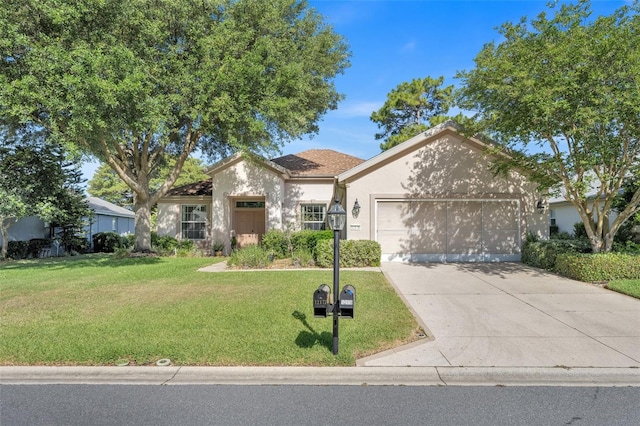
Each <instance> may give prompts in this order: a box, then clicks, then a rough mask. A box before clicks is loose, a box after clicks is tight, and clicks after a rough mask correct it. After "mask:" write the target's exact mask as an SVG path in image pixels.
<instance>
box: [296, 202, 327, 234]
mask: <svg viewBox="0 0 640 426" xmlns="http://www.w3.org/2000/svg"><path fill="white" fill-rule="evenodd" d="M300 209H301V211H300V217H301V218H302V220H301V222H302V229H311V230H314V231H319V230H322V229H326V218H327V206H326V205H324V204H302V205H301V206H300Z"/></svg>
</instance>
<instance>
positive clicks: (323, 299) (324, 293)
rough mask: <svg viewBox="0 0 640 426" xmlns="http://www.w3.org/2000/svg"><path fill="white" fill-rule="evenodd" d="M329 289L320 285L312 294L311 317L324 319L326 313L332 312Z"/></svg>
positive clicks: (324, 285)
mask: <svg viewBox="0 0 640 426" xmlns="http://www.w3.org/2000/svg"><path fill="white" fill-rule="evenodd" d="M330 294H331V287H329V286H328V285H326V284H322V285H321V286H320V287H318V289H317V290H316V291H314V292H313V316H314V317H316V318H326V317H327V312H331V311H332V310H333V306H332V305H331V299H330Z"/></svg>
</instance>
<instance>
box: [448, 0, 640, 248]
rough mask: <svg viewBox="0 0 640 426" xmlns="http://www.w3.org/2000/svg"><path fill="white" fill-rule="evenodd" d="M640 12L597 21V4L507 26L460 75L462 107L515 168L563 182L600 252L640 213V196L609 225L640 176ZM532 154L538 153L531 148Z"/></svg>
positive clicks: (634, 8)
mask: <svg viewBox="0 0 640 426" xmlns="http://www.w3.org/2000/svg"><path fill="white" fill-rule="evenodd" d="M639 10H640V5H639V4H638V3H637V2H635V3H634V4H633V5H628V6H624V7H622V8H620V9H619V10H617V11H616V12H615V13H614V14H612V15H611V16H601V17H597V18H593V17H591V16H590V7H589V3H588V2H586V1H581V2H578V3H576V4H572V5H563V6H561V7H560V8H559V9H557V10H556V11H555V14H554V16H552V17H548V16H547V14H546V13H542V14H540V15H539V16H538V17H537V18H535V19H533V20H531V21H527V20H526V19H522V20H521V21H520V22H519V23H516V24H513V23H506V24H504V25H502V26H501V27H500V31H499V32H500V35H501V36H502V37H503V40H502V41H501V42H499V43H495V42H492V43H489V44H486V45H485V46H484V47H483V49H482V51H481V52H480V53H479V54H478V55H477V56H476V58H475V63H476V68H475V69H473V70H471V71H465V72H460V73H458V77H459V78H461V79H462V81H463V87H462V89H461V91H460V98H459V99H458V102H459V105H460V106H461V107H463V108H465V109H467V110H471V111H475V112H476V116H475V118H476V119H478V120H479V123H480V127H479V128H478V129H475V130H481V131H483V132H484V133H485V134H487V135H489V136H491V137H492V138H493V139H494V140H496V141H497V142H499V143H500V145H501V146H502V147H504V148H509V154H510V158H511V164H507V166H523V167H527V168H533V169H534V170H535V173H534V177H537V178H538V179H539V181H540V183H541V184H542V185H546V186H552V185H553V184H559V186H560V187H561V188H563V192H564V195H565V196H566V198H567V199H568V200H569V201H570V202H571V203H572V204H573V205H574V206H575V207H576V209H577V211H578V213H579V214H580V217H581V218H582V220H583V222H584V224H585V228H586V232H587V235H588V237H589V240H590V242H591V247H592V249H593V251H594V252H600V251H609V250H610V249H611V248H612V244H613V237H614V236H615V234H616V232H617V230H618V229H619V228H620V226H621V225H622V224H623V223H624V222H625V221H627V220H628V219H629V218H630V217H632V216H633V215H634V214H636V213H637V212H638V209H639V205H640V189H637V190H636V191H635V193H634V194H633V196H632V197H630V199H629V203H628V204H627V205H626V207H625V208H624V209H623V210H621V211H620V212H619V215H618V216H617V217H616V219H615V220H614V221H613V223H612V225H611V227H609V226H608V222H609V214H610V211H611V209H612V207H613V203H614V200H615V198H616V196H617V195H618V192H619V190H620V189H621V187H622V185H623V182H624V181H625V178H628V177H636V178H637V177H638V176H639V175H640V164H639V163H640V16H639V15H638V12H639ZM532 148H533V149H532Z"/></svg>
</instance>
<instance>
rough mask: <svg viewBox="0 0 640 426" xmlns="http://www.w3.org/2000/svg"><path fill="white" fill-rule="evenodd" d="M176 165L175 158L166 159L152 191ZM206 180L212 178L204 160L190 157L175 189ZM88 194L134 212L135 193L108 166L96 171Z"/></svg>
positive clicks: (155, 178)
mask: <svg viewBox="0 0 640 426" xmlns="http://www.w3.org/2000/svg"><path fill="white" fill-rule="evenodd" d="M175 163H176V160H175V159H174V158H167V159H166V161H165V163H164V165H162V166H161V167H160V168H159V169H158V170H157V172H156V175H155V176H152V178H151V181H150V182H149V188H150V189H151V191H155V190H157V189H158V187H160V185H162V183H163V182H164V181H165V180H166V179H167V177H168V176H169V175H170V174H171V171H172V170H173V168H174V167H175ZM205 179H211V177H210V176H209V175H207V174H206V173H204V165H203V163H202V160H200V159H198V158H193V157H189V158H187V160H186V161H185V162H184V165H183V166H182V170H181V171H180V176H178V179H176V181H175V183H174V184H173V187H178V186H181V185H186V184H188V183H195V182H200V181H203V180H205ZM87 192H88V193H89V194H90V195H91V196H94V197H98V198H102V199H103V200H106V201H109V202H110V203H113V204H115V205H117V206H120V207H125V208H128V209H130V210H133V193H132V191H131V188H129V187H128V186H127V185H126V184H125V183H124V182H123V181H122V179H120V177H119V176H118V174H117V173H116V172H115V171H114V170H113V169H112V168H111V167H109V165H108V164H101V165H100V166H99V167H98V168H97V169H96V171H95V173H94V175H93V177H92V178H91V179H89V182H88V185H87Z"/></svg>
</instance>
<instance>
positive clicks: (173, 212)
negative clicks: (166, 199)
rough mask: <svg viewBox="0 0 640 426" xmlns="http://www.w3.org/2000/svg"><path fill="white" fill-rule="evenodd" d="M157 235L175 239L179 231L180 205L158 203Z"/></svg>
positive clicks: (176, 203)
mask: <svg viewBox="0 0 640 426" xmlns="http://www.w3.org/2000/svg"><path fill="white" fill-rule="evenodd" d="M157 217H158V223H157V228H158V235H160V236H164V235H168V236H170V237H173V238H177V236H178V234H179V231H180V204H179V203H178V202H175V203H158V216H157Z"/></svg>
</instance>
